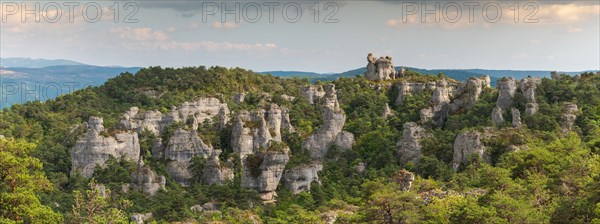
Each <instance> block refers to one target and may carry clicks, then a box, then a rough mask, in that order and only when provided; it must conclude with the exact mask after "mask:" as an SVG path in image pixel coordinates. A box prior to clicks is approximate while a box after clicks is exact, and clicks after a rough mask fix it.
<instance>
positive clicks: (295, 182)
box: [283, 164, 323, 194]
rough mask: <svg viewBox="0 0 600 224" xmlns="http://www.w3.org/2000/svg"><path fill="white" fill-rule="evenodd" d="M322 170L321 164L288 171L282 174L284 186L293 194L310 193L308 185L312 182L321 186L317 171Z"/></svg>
mask: <svg viewBox="0 0 600 224" xmlns="http://www.w3.org/2000/svg"><path fill="white" fill-rule="evenodd" d="M322 169H323V166H322V165H321V164H310V165H304V166H300V167H295V168H292V169H288V170H286V171H285V172H284V174H283V181H284V183H285V186H286V187H287V188H288V189H290V190H291V191H292V192H294V194H299V193H300V192H303V191H310V185H311V184H312V183H313V182H315V183H318V184H321V182H320V181H319V175H318V171H320V170H322Z"/></svg>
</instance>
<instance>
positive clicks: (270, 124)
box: [231, 104, 294, 157]
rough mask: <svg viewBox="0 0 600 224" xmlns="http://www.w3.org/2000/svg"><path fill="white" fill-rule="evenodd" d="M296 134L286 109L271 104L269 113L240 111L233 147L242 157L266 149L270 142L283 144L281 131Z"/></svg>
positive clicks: (233, 135)
mask: <svg viewBox="0 0 600 224" xmlns="http://www.w3.org/2000/svg"><path fill="white" fill-rule="evenodd" d="M282 129H283V130H287V131H288V132H294V128H293V127H292V125H291V123H290V118H289V111H288V109H286V108H283V109H280V108H279V106H277V105H275V104H271V106H270V108H269V110H268V111H265V110H262V109H259V110H255V111H252V112H247V111H240V112H239V114H238V117H237V118H236V120H235V121H234V122H233V129H232V139H231V145H232V147H233V150H234V151H235V152H237V153H239V155H240V157H243V156H245V155H248V154H252V153H255V152H257V151H259V149H261V148H263V149H266V148H268V147H269V146H270V145H269V143H270V141H271V140H273V141H276V142H281V137H282V136H281V130H282Z"/></svg>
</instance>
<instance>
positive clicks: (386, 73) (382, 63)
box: [365, 53, 396, 81]
mask: <svg viewBox="0 0 600 224" xmlns="http://www.w3.org/2000/svg"><path fill="white" fill-rule="evenodd" d="M367 62H368V64H367V73H366V74H365V76H366V77H367V79H369V80H374V81H382V80H390V79H395V78H396V69H395V68H394V64H393V63H392V58H391V57H389V56H386V57H380V58H378V59H377V58H376V57H374V56H373V54H371V53H369V55H368V56H367Z"/></svg>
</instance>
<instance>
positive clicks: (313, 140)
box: [302, 84, 354, 159]
mask: <svg viewBox="0 0 600 224" xmlns="http://www.w3.org/2000/svg"><path fill="white" fill-rule="evenodd" d="M324 89H325V95H324V96H323V125H322V126H321V127H319V129H317V130H316V131H315V132H314V133H313V134H312V135H310V136H309V137H308V138H307V139H306V140H305V141H304V142H302V148H303V149H305V150H308V151H309V152H310V154H311V156H312V157H313V158H314V159H322V158H323V157H324V156H325V154H326V153H327V150H328V149H329V147H330V146H331V145H332V144H335V143H336V139H338V135H340V134H342V136H341V137H340V139H339V140H340V141H337V142H338V143H340V144H341V143H343V144H344V145H341V146H342V147H348V146H351V145H352V144H353V141H354V140H353V139H354V137H353V136H352V137H350V136H351V135H352V134H351V133H342V128H343V127H344V123H345V122H346V115H344V113H343V111H342V110H341V109H340V106H339V102H338V99H337V93H336V91H335V85H333V84H330V85H326V86H325V87H324Z"/></svg>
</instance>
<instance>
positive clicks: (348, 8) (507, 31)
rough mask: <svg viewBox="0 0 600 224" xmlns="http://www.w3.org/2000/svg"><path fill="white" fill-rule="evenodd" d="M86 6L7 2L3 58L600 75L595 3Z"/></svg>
mask: <svg viewBox="0 0 600 224" xmlns="http://www.w3.org/2000/svg"><path fill="white" fill-rule="evenodd" d="M88 2H91V3H89V4H87V5H86V3H88ZM88 2H81V4H80V5H79V6H70V5H71V4H72V2H61V1H58V2H56V3H54V4H53V3H49V2H48V1H40V2H35V1H28V2H26V3H24V4H22V2H18V1H4V0H3V1H2V4H1V6H2V7H1V9H2V10H1V13H2V14H1V16H2V23H1V28H0V29H1V34H0V56H1V57H30V58H46V59H58V58H61V59H70V60H75V61H79V62H83V63H88V64H94V65H121V66H152V65H161V66H169V67H180V66H197V65H208V66H210V65H220V66H226V67H243V68H247V69H252V70H255V71H270V70H297V71H314V72H343V71H346V70H349V69H354V68H357V67H361V66H365V64H366V55H367V54H368V53H369V52H372V53H374V54H375V55H377V56H380V55H390V56H392V57H393V60H394V63H395V64H396V65H404V66H411V67H419V68H429V69H433V68H484V69H515V70H516V69H527V70H533V69H540V70H542V69H543V70H559V71H581V70H598V69H600V3H599V1H597V0H590V1H580V2H578V1H543V2H542V1H532V2H527V1H502V2H495V1H469V2H464V1H454V2H451V1H427V2H426V3H424V4H423V2H422V1H412V2H411V1H404V2H397V1H344V2H312V1H296V2H294V1H286V2H258V1H257V2H251V1H239V2H231V1H229V2H227V3H223V2H214V1H213V2H206V1H205V2H200V1H193V2H192V1H157V0H153V1H132V2H128V1H119V2H118V5H115V3H114V2H110V1H98V2H93V1H88ZM36 3H37V4H38V6H36ZM236 3H237V5H236ZM71 7H73V9H71ZM98 7H100V8H101V12H102V13H101V16H98V10H97V9H98ZM36 9H38V10H37V12H36ZM26 10H27V11H26ZM32 10H33V11H32ZM236 10H237V11H236ZM300 11H301V12H300ZM299 12H300V13H299ZM315 12H318V13H315ZM36 17H38V18H39V22H38V21H36ZM236 17H237V20H238V21H236ZM436 17H437V18H436ZM436 19H437V20H438V21H436Z"/></svg>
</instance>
